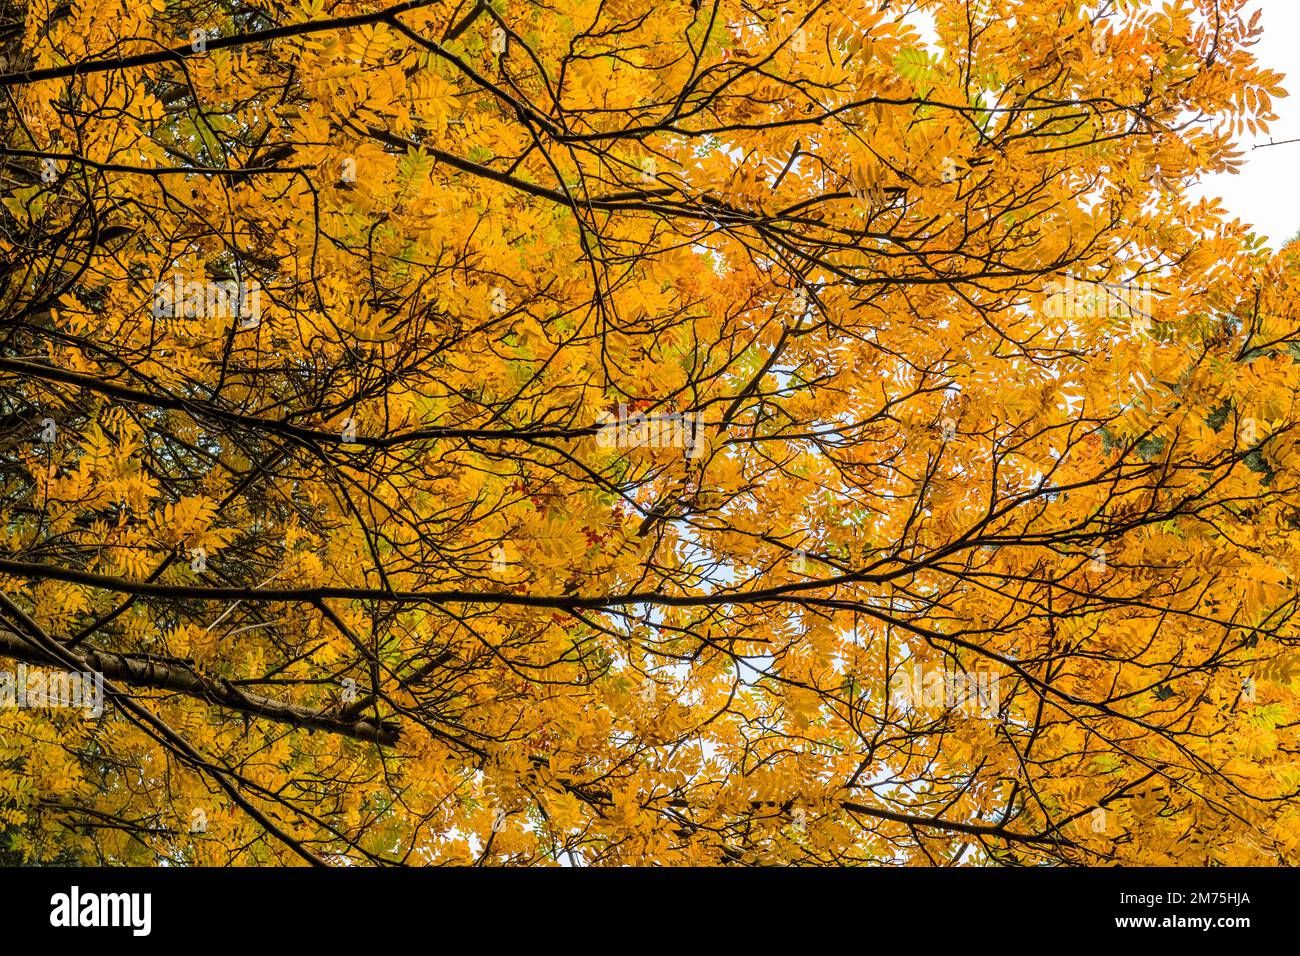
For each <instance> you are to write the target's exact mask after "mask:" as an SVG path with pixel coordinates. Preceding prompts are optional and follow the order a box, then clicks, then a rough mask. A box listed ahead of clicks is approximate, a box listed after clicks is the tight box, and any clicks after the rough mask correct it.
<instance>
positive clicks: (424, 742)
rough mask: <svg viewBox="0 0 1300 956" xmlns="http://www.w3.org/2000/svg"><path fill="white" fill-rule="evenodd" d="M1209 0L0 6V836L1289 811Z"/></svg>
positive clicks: (609, 833) (624, 843)
mask: <svg viewBox="0 0 1300 956" xmlns="http://www.w3.org/2000/svg"><path fill="white" fill-rule="evenodd" d="M1259 30H1260V25H1259V23H1258V22H1257V18H1251V17H1250V16H1249V13H1248V11H1246V10H1245V4H1244V2H1243V0H1176V2H1168V3H1164V4H1162V5H1152V4H1147V3H1138V2H1133V0H1096V2H1082V0H914V2H892V3H891V2H889V0H835V2H829V0H781V2H779V3H766V2H744V0H693V2H692V0H655V2H650V0H602V2H597V0H553V2H548V3H541V2H533V0H491V2H484V0H460V2H452V0H406V2H401V3H396V4H393V5H389V6H385V5H384V3H383V0H339V2H328V0H283V2H282V0H204V2H197V0H151V2H148V3H130V2H127V0H100V2H96V3H90V2H85V0H70V2H69V0H61V2H55V0H16V2H14V3H10V4H9V5H8V7H7V12H6V13H5V15H4V19H3V21H0V50H2V51H3V56H4V64H3V70H2V72H3V75H0V91H2V92H3V98H4V105H3V108H0V132H2V134H3V135H2V136H0V140H2V142H3V144H4V145H3V147H0V159H3V161H4V166H3V173H2V174H0V177H2V178H0V194H2V196H3V209H2V210H0V226H2V230H0V255H3V258H4V261H5V263H6V265H7V268H6V269H5V270H4V271H3V277H0V666H3V667H7V668H9V670H10V671H15V672H16V670H17V668H18V667H19V665H20V664H21V665H22V666H23V667H24V668H31V669H32V670H44V671H63V672H77V673H83V672H84V673H96V674H100V675H102V680H103V690H104V710H103V714H102V715H101V716H98V717H94V716H91V715H88V714H86V713H84V712H82V711H81V710H78V709H75V708H66V707H65V708H58V707H48V708H42V707H11V708H0V767H2V768H3V770H2V772H0V827H3V829H2V830H0V843H3V844H4V845H5V852H7V853H9V854H11V855H14V856H15V857H18V858H22V859H24V860H27V861H35V862H51V861H68V860H73V861H80V862H87V863H114V864H145V863H153V862H157V861H159V860H166V861H170V862H172V863H177V864H184V863H190V864H207V865H224V864H232V863H240V864H247V863H258V864H299V863H327V864H328V863H343V862H350V863H354V864H427V863H444V862H451V863H474V862H482V863H490V864H546V863H556V862H560V863H573V864H582V865H614V864H629V863H631V864H636V863H647V862H652V863H658V864H666V865H675V864H676V865H684V864H695V865H714V864H770V863H800V864H852V863H899V864H913V865H928V864H939V865H946V864H950V863H985V864H988V863H993V864H1039V863H1094V864H1095V863H1107V862H1120V863H1144V864H1206V863H1228V864H1278V863H1295V862H1297V860H1298V859H1300V798H1298V797H1297V791H1298V787H1300V762H1298V761H1297V756H1296V754H1297V748H1298V747H1300V739H1298V735H1297V730H1296V728H1297V725H1300V701H1298V700H1297V696H1296V686H1295V682H1296V679H1297V678H1300V653H1298V652H1297V638H1298V637H1300V630H1298V627H1297V621H1296V619H1295V614H1296V600H1297V596H1296V587H1295V582H1296V580H1297V577H1296V575H1297V573H1298V571H1300V565H1298V564H1297V563H1296V556H1297V549H1298V548H1300V485H1298V481H1297V480H1298V478H1300V471H1298V469H1300V459H1297V455H1296V449H1297V446H1296V442H1297V434H1296V422H1297V417H1296V416H1297V409H1296V394H1295V393H1296V387H1297V384H1298V383H1300V369H1298V368H1297V364H1296V363H1297V361H1300V314H1298V312H1297V309H1296V305H1295V301H1296V276H1297V268H1298V267H1300V262H1297V254H1296V247H1289V248H1288V249H1284V250H1283V251H1281V252H1280V253H1274V252H1271V251H1269V250H1268V249H1267V248H1265V247H1264V245H1263V244H1262V243H1261V242H1260V241H1259V240H1258V239H1257V238H1256V237H1254V236H1253V235H1252V234H1251V233H1250V232H1249V230H1248V228H1247V227H1245V226H1243V225H1242V224H1240V223H1238V222H1236V221H1235V220H1234V219H1233V218H1232V217H1231V216H1230V215H1228V214H1227V213H1226V212H1225V210H1224V209H1222V208H1221V207H1220V206H1219V205H1218V204H1217V203H1216V202H1215V201H1213V200H1209V199H1202V198H1198V194H1197V192H1196V190H1195V184H1196V182H1197V180H1198V178H1199V177H1201V176H1203V175H1205V174H1208V173H1213V172H1221V171H1224V170H1227V169H1230V168H1233V167H1234V166H1235V165H1236V164H1237V163H1239V161H1240V155H1241V154H1240V152H1239V150H1238V145H1237V144H1238V143H1239V142H1240V140H1241V139H1242V137H1243V136H1244V135H1245V134H1247V133H1251V134H1253V133H1256V132H1259V131H1261V130H1264V129H1265V128H1266V127H1267V124H1268V122H1269V121H1270V120H1271V119H1274V118H1275V117H1274V116H1273V114H1272V111H1271V110H1272V101H1273V99H1274V98H1276V97H1279V96H1282V95H1284V93H1283V90H1282V89H1281V88H1280V86H1279V83H1280V80H1281V78H1280V77H1279V76H1278V75H1276V74H1274V73H1270V72H1269V71H1268V70H1265V69H1263V68H1261V67H1260V66H1259V65H1258V64H1257V63H1256V62H1255V60H1254V58H1253V57H1252V55H1251V52H1250V46H1251V43H1252V42H1253V40H1254V39H1255V38H1256V37H1257V35H1258V33H1259Z"/></svg>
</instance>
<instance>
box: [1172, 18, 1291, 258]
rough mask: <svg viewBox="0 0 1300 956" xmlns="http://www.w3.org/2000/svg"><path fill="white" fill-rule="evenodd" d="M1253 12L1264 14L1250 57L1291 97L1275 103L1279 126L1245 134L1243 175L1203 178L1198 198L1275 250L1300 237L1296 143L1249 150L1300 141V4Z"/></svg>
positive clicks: (1276, 124) (1277, 124)
mask: <svg viewBox="0 0 1300 956" xmlns="http://www.w3.org/2000/svg"><path fill="white" fill-rule="evenodd" d="M1255 9H1262V10H1263V11H1264V16H1263V19H1262V21H1261V24H1262V26H1263V30H1264V35H1263V37H1261V39H1260V41H1259V43H1258V44H1257V45H1256V46H1255V47H1254V48H1253V51H1252V52H1253V53H1254V54H1255V56H1256V57H1257V58H1258V59H1259V61H1260V63H1261V64H1262V65H1263V66H1266V67H1267V68H1268V69H1270V70H1274V71H1276V72H1278V73H1284V74H1286V79H1285V80H1283V82H1282V85H1283V86H1284V87H1286V89H1287V91H1288V92H1289V93H1290V94H1291V95H1290V96H1288V97H1286V98H1285V99H1280V100H1275V101H1274V102H1273V111H1274V112H1275V113H1277V115H1278V120H1277V122H1276V123H1274V124H1273V127H1272V129H1270V130H1269V132H1268V134H1267V135H1266V136H1260V137H1253V138H1252V137H1251V136H1250V134H1249V133H1247V134H1245V137H1244V138H1243V139H1242V141H1241V142H1240V144H1239V148H1240V149H1242V150H1243V151H1244V152H1245V156H1244V157H1243V159H1244V165H1243V166H1242V168H1241V171H1240V172H1239V173H1238V174H1236V175H1229V174H1223V175H1218V176H1208V177H1206V178H1205V179H1204V180H1203V181H1202V184H1201V187H1200V189H1198V190H1197V194H1199V195H1207V196H1218V197H1220V198H1221V199H1222V200H1223V207H1224V208H1225V209H1227V210H1228V211H1229V212H1230V213H1231V214H1233V215H1235V216H1237V217H1238V218H1239V219H1241V221H1242V222H1245V223H1248V224H1250V225H1253V226H1254V227H1255V232H1256V233H1258V234H1259V235H1260V236H1261V237H1263V238H1265V239H1266V240H1268V242H1269V245H1271V246H1272V247H1273V248H1274V249H1276V248H1278V247H1279V246H1281V245H1282V243H1284V242H1286V241H1287V240H1288V239H1290V238H1291V237H1292V236H1294V235H1295V234H1296V233H1297V232H1300V183H1297V174H1300V142H1295V143H1287V144H1285V145H1282V146H1266V147H1264V148H1263V149H1252V148H1251V147H1253V146H1256V145H1258V144H1262V143H1267V142H1268V141H1269V140H1270V139H1272V140H1274V141H1281V140H1289V139H1300V0H1254V2H1253V3H1252V4H1251V5H1250V10H1251V11H1254V10H1255Z"/></svg>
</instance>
